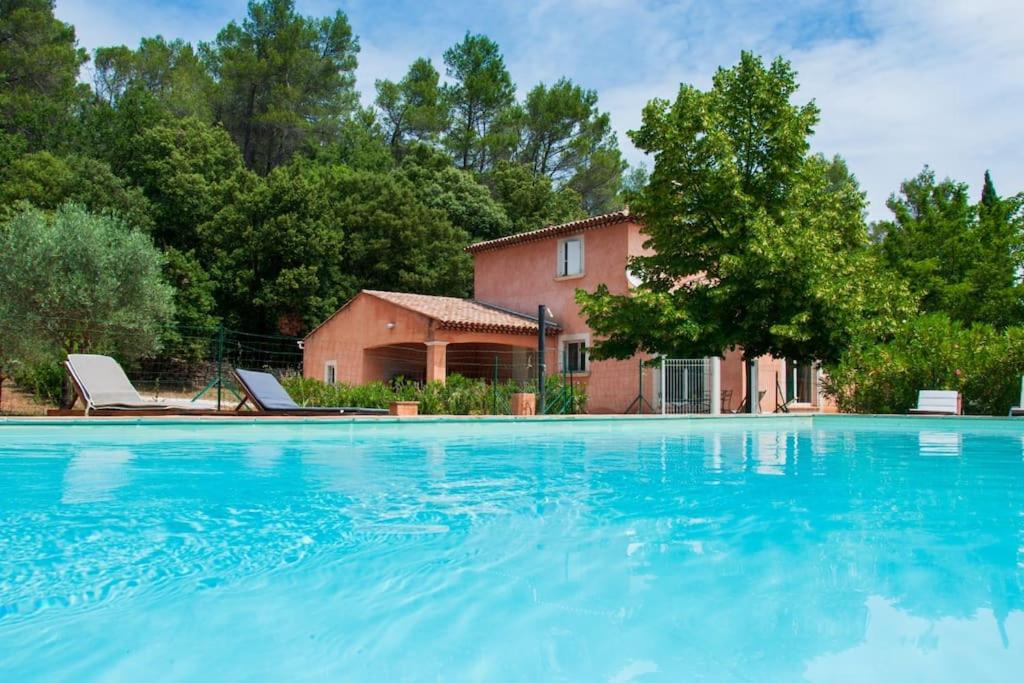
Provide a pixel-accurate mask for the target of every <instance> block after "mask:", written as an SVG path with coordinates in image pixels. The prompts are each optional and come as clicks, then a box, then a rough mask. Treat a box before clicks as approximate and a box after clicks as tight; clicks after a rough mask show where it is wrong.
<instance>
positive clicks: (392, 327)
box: [387, 323, 395, 330]
mask: <svg viewBox="0 0 1024 683" xmlns="http://www.w3.org/2000/svg"><path fill="white" fill-rule="evenodd" d="M387 328H388V329H389V330H393V329H395V324H394V323H388V324H387Z"/></svg>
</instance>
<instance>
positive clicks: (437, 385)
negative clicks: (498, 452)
mask: <svg viewBox="0 0 1024 683" xmlns="http://www.w3.org/2000/svg"><path fill="white" fill-rule="evenodd" d="M281 383H282V384H283V385H284V387H285V389H286V390H287V391H288V393H289V394H290V395H291V397H292V398H293V399H294V400H295V402H296V403H298V404H299V405H304V406H361V407H363V408H387V407H388V404H390V403H391V402H392V401H419V403H420V406H419V410H420V414H422V415H492V414H495V413H496V414H499V415H504V414H508V413H509V403H510V401H511V396H512V394H514V393H517V392H524V391H525V392H532V391H534V384H533V383H531V382H528V383H519V382H512V381H507V382H501V383H499V384H497V385H494V386H493V387H492V385H491V384H490V383H489V382H487V381H485V380H482V379H470V378H468V377H463V376H462V375H449V376H448V378H447V381H446V382H445V383H443V384H442V383H441V382H429V383H427V384H424V385H419V384H415V383H413V382H410V381H407V380H396V381H395V382H390V383H389V382H370V383H369V384H361V385H350V384H325V383H323V382H321V381H320V380H318V379H312V378H309V377H285V378H283V379H282V380H281ZM546 385H547V386H546V392H547V395H548V397H549V401H548V405H549V407H551V409H552V410H551V411H550V412H556V413H563V412H564V413H569V412H575V413H581V412H583V411H584V410H585V408H586V403H587V396H586V392H585V391H584V390H582V389H581V388H580V387H579V386H578V385H577V386H574V387H573V390H572V392H569V391H568V389H567V387H566V386H565V385H564V382H563V380H562V378H561V376H558V375H552V376H551V377H549V378H548V379H547V381H546ZM553 396H564V397H565V398H564V399H562V400H551V397H553ZM569 397H571V399H570V398H569Z"/></svg>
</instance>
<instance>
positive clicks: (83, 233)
mask: <svg viewBox="0 0 1024 683" xmlns="http://www.w3.org/2000/svg"><path fill="white" fill-rule="evenodd" d="M163 267H164V257H163V256H162V255H161V253H160V252H159V251H158V250H157V249H156V247H154V246H153V242H152V240H151V239H150V238H149V236H148V235H146V234H144V233H142V232H141V231H139V230H136V229H133V228H131V227H130V226H128V225H126V224H125V223H124V222H123V221H121V220H120V219H118V218H116V217H113V216H109V215H108V216H102V215H97V214H93V213H89V212H88V211H87V210H86V209H85V208H84V207H82V206H79V205H75V204H64V205H62V206H60V207H58V208H57V209H56V210H55V211H52V212H44V211H42V210H39V209H34V208H26V209H24V210H22V211H20V212H18V213H17V214H15V215H14V216H12V217H11V218H10V219H8V220H7V221H6V222H5V223H4V224H3V225H2V226H0V291H3V292H4V296H2V297H0V339H2V340H3V344H2V348H0V360H2V361H3V362H5V363H7V364H9V363H10V362H11V361H12V360H13V359H17V360H19V361H22V362H30V361H34V360H40V359H44V358H49V357H57V356H59V355H63V354H67V353H89V352H93V353H116V354H119V355H122V356H128V357H134V356H138V355H141V354H144V353H148V352H150V351H153V350H155V349H156V348H157V346H158V344H159V341H160V338H161V333H162V325H163V323H165V322H166V321H168V320H170V318H171V316H172V315H173V312H174V307H173V303H172V297H173V289H172V288H171V286H170V285H168V284H167V282H166V281H165V280H164V278H163V275H162V272H161V271H162V269H163Z"/></svg>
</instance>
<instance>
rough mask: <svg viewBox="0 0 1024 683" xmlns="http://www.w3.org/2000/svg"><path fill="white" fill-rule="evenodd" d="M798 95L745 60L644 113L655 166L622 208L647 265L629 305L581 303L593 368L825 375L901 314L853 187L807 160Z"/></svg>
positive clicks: (807, 123) (813, 111)
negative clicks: (643, 358) (652, 356)
mask: <svg viewBox="0 0 1024 683" xmlns="http://www.w3.org/2000/svg"><path fill="white" fill-rule="evenodd" d="M796 90H797V83H796V77H795V74H794V72H793V70H792V68H791V67H790V65H789V64H788V63H787V62H785V61H783V60H781V59H777V60H775V61H774V62H772V63H771V64H769V65H765V63H764V62H763V61H762V60H761V59H760V58H758V57H756V56H755V55H753V54H750V53H743V55H742V56H741V58H740V62H739V64H737V65H736V66H735V67H733V68H730V69H720V70H719V71H718V72H717V73H716V74H715V77H714V80H713V85H712V87H711V89H710V90H707V91H701V90H699V89H697V88H695V87H692V86H688V85H683V86H681V87H680V90H679V94H678V96H677V97H676V100H675V102H673V103H669V102H667V101H663V100H654V101H652V102H651V103H649V104H648V105H647V106H646V107H645V109H644V118H643V126H642V127H641V129H640V130H639V131H636V132H634V133H632V134H631V135H632V137H633V140H634V142H635V143H636V144H637V146H638V147H639V148H640V149H642V150H644V151H646V152H648V153H650V154H652V155H654V158H655V166H654V171H653V173H652V174H651V177H650V181H649V183H648V184H647V185H646V187H645V188H644V189H643V191H642V192H641V193H640V194H639V196H638V198H637V201H636V202H635V205H634V207H633V208H634V209H635V210H636V211H637V212H638V213H639V214H640V216H641V217H642V218H643V220H644V223H645V230H646V232H647V234H648V236H649V242H648V244H649V246H651V247H653V249H654V250H655V251H656V254H655V255H652V256H645V257H637V258H635V259H634V260H633V262H632V264H631V268H632V269H633V271H634V272H636V273H637V274H638V275H639V276H640V278H641V280H642V283H643V284H642V285H641V286H640V287H638V288H636V289H635V290H634V291H633V292H631V293H630V294H628V295H616V294H612V293H610V292H609V291H608V290H607V288H605V287H601V288H599V289H598V290H597V291H595V292H592V293H586V292H580V293H579V294H578V298H579V301H580V303H581V305H582V309H583V312H584V314H585V315H587V316H588V318H589V322H590V325H591V327H592V328H593V329H594V330H595V331H596V332H597V333H598V334H599V335H602V337H603V339H602V340H601V341H600V342H599V343H598V344H597V345H596V348H595V352H596V353H597V355H599V356H615V357H627V356H629V355H631V354H632V353H634V352H636V351H637V350H638V349H642V350H644V351H648V352H654V353H667V354H671V355H676V356H683V357H688V356H695V355H696V356H702V355H715V354H720V353H722V352H723V351H724V350H726V349H728V348H730V347H742V348H743V350H744V353H745V355H746V356H747V357H748V358H752V357H756V356H759V355H761V354H764V353H771V354H773V355H775V356H779V357H790V358H796V359H800V360H809V359H818V360H824V361H831V360H834V359H836V358H837V357H838V356H839V355H840V354H841V352H842V351H843V349H844V348H846V346H847V345H848V344H849V343H851V341H852V340H854V339H859V338H863V337H869V336H878V335H883V334H886V333H888V332H889V331H890V330H891V329H892V328H893V327H894V326H895V322H896V320H897V319H899V318H900V317H901V316H903V315H906V314H907V313H908V312H909V311H911V310H912V302H911V300H910V299H909V297H907V296H906V294H905V292H903V290H902V288H901V285H900V284H899V283H898V282H897V281H896V280H895V279H894V278H891V277H888V276H887V275H886V273H884V272H882V271H881V269H879V267H878V264H877V262H876V260H875V259H874V258H873V256H872V254H871V253H870V251H869V250H868V237H867V230H866V226H865V224H864V219H863V195H862V194H861V193H860V192H859V190H858V188H857V185H856V182H855V180H854V179H853V178H852V176H850V175H849V174H848V173H847V172H846V171H845V167H844V166H843V165H842V164H841V163H839V162H837V161H835V160H831V161H830V160H827V159H824V158H821V157H814V156H810V155H809V154H808V147H809V138H810V135H811V133H812V131H813V129H814V126H815V124H816V123H817V121H818V110H817V107H815V106H814V104H813V103H808V104H803V105H798V104H794V103H793V102H792V101H791V100H792V97H793V95H794V94H795V92H796Z"/></svg>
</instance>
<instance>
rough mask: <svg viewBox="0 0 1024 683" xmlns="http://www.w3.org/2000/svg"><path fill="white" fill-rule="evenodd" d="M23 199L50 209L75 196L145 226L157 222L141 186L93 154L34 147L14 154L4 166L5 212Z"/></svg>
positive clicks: (0, 209)
mask: <svg viewBox="0 0 1024 683" xmlns="http://www.w3.org/2000/svg"><path fill="white" fill-rule="evenodd" d="M19 202H28V203H29V204H31V205H32V206H35V207H38V208H41V209H50V210H53V209H56V208H57V207H58V206H60V205H61V204H65V203H68V202H72V203H77V204H81V205H82V206H84V207H86V208H87V209H88V210H90V211H92V212H93V213H108V212H113V213H116V214H118V215H120V216H121V218H123V219H124V220H125V222H127V223H128V224H129V225H132V226H134V227H136V228H139V229H141V230H143V231H145V232H149V231H151V230H152V228H153V219H152V213H151V212H152V208H153V207H152V206H151V205H150V203H149V201H148V200H147V199H146V197H145V196H144V195H143V194H142V192H141V191H140V190H139V189H138V188H137V187H132V186H131V185H130V184H129V183H127V182H126V181H125V180H124V179H122V178H120V177H118V176H116V175H114V173H113V172H112V171H111V170H110V167H109V166H108V165H107V164H105V163H103V162H102V161H97V160H96V159H90V158H89V157H82V156H76V155H71V156H66V157H58V156H55V155H53V154H51V153H50V152H35V153H32V154H26V155H24V156H21V157H19V158H17V159H15V160H14V161H13V162H12V163H10V164H9V165H8V166H7V167H6V168H4V169H3V170H0V216H2V215H4V214H10V213H12V212H15V211H16V210H18V204H19Z"/></svg>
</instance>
